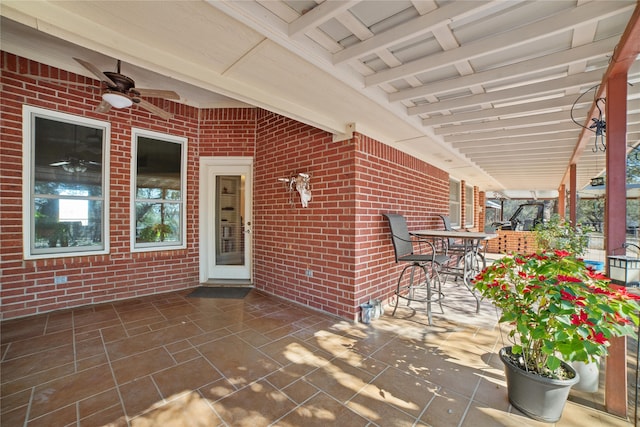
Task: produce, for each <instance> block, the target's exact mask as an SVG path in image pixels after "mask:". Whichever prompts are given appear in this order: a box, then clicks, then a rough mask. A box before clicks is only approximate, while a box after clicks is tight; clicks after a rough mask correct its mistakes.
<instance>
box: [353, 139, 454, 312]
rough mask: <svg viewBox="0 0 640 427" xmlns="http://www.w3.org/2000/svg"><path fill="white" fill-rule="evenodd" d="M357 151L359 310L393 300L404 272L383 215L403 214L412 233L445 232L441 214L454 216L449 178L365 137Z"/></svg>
mask: <svg viewBox="0 0 640 427" xmlns="http://www.w3.org/2000/svg"><path fill="white" fill-rule="evenodd" d="M354 150H355V151H356V165H355V176H356V221H357V223H358V224H359V226H358V228H357V230H356V231H355V233H356V235H355V242H356V248H355V254H354V256H355V265H356V266H357V268H356V273H355V278H354V280H355V303H356V307H357V305H359V304H361V303H363V302H366V301H368V300H369V298H370V297H374V298H381V299H383V300H388V298H389V297H390V296H391V295H392V293H393V290H394V289H395V286H396V282H397V280H398V276H399V274H400V271H401V269H402V268H403V267H404V266H403V265H398V264H396V263H395V259H394V254H393V244H392V242H391V237H390V235H389V227H388V226H387V223H386V220H385V219H384V218H383V217H382V213H385V212H395V213H400V214H403V215H404V216H405V217H406V218H407V222H408V226H409V229H410V230H417V229H425V228H432V229H442V220H441V218H440V217H438V216H437V215H439V214H447V213H448V211H449V175H448V174H447V173H446V172H444V171H442V170H441V169H438V168H436V167H434V166H432V165H430V164H428V163H425V162H423V161H421V160H418V159H416V158H414V157H411V156H410V155H408V154H406V153H403V152H401V151H399V150H396V149H394V148H392V147H390V146H388V145H385V144H381V143H379V142H378V141H375V140H373V139H371V138H368V137H366V136H364V135H359V134H357V135H356V137H355V146H354ZM356 312H357V311H356Z"/></svg>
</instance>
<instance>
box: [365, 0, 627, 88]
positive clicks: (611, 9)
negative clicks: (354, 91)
mask: <svg viewBox="0 0 640 427" xmlns="http://www.w3.org/2000/svg"><path fill="white" fill-rule="evenodd" d="M453 3H454V4H456V3H465V2H453ZM630 7H632V6H629V4H628V3H622V2H595V1H594V2H589V3H586V4H584V5H581V6H578V7H574V8H571V9H567V10H565V11H564V12H561V13H557V14H555V15H552V16H549V17H547V18H546V19H545V22H544V25H540V22H537V21H536V22H533V23H531V24H528V25H524V26H522V27H518V28H517V29H515V30H511V31H506V32H504V33H502V34H498V35H496V36H494V37H491V38H489V39H486V38H483V39H479V40H476V41H474V42H471V43H467V44H465V45H463V46H461V47H459V48H458V49H452V50H448V51H444V52H441V53H437V54H433V55H429V56H428V57H425V58H422V59H417V60H415V61H411V62H407V63H405V64H404V65H401V66H399V67H395V68H390V69H386V70H382V71H379V72H377V73H375V74H372V75H370V76H366V77H365V79H364V82H365V87H369V86H373V85H378V84H380V83H385V82H390V81H394V80H399V79H402V78H405V77H408V76H411V75H414V74H418V73H426V72H428V71H430V70H435V69H437V68H442V67H445V66H449V65H453V64H455V63H456V62H460V61H462V60H469V59H473V58H478V57H481V56H486V55H490V54H492V53H495V52H499V51H503V50H506V49H512V48H515V47H518V46H521V45H523V44H526V43H531V42H533V41H535V40H540V39H543V38H547V37H552V36H555V35H557V34H559V33H562V32H566V31H570V29H571V27H573V26H576V25H579V24H584V23H587V22H591V21H597V20H600V19H603V18H605V17H607V16H611V15H615V14H618V13H622V12H624V11H625V10H627V9H629V8H630ZM426 16H428V15H426ZM369 40H373V39H369Z"/></svg>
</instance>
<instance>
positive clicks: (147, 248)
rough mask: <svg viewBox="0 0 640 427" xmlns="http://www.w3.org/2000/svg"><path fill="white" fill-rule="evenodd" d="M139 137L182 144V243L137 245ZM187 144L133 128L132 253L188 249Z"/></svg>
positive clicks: (166, 136)
mask: <svg viewBox="0 0 640 427" xmlns="http://www.w3.org/2000/svg"><path fill="white" fill-rule="evenodd" d="M138 137H146V138H154V139H159V140H161V141H167V142H174V143H177V144H181V145H180V146H181V155H182V164H181V165H180V169H181V170H180V172H181V173H180V175H181V176H180V194H181V200H180V203H181V205H182V206H181V209H180V222H181V224H180V226H181V231H180V236H182V241H181V242H180V243H173V242H169V243H163V242H154V243H146V244H145V245H144V246H140V245H139V244H137V243H136V170H137V167H138V164H137V160H138V159H137V151H138ZM187 142H188V139H187V138H184V137H181V136H175V135H169V134H166V133H160V132H154V131H151V130H147V129H141V128H131V207H130V211H131V212H130V214H131V216H130V223H131V227H130V230H131V233H130V234H131V240H130V246H131V252H153V251H169V250H178V249H186V248H187V153H188V152H189V151H188V150H187ZM136 245H138V246H136Z"/></svg>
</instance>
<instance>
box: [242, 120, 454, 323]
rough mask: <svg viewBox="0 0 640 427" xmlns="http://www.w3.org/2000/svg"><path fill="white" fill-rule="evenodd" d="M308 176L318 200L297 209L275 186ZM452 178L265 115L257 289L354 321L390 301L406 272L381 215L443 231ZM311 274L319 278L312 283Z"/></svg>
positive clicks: (361, 139)
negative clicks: (370, 306) (363, 308)
mask: <svg viewBox="0 0 640 427" xmlns="http://www.w3.org/2000/svg"><path fill="white" fill-rule="evenodd" d="M298 172H304V173H308V174H310V175H311V188H312V193H313V197H312V199H311V202H310V203H309V207H307V208H302V207H301V205H300V199H299V197H298V194H297V193H294V194H293V201H294V204H293V205H291V204H290V202H289V193H288V191H287V190H286V187H285V185H284V184H283V183H282V182H279V181H278V178H286V177H290V176H291V175H293V174H296V173H298ZM448 179H449V178H448V175H447V174H446V173H445V172H443V171H441V170H439V169H437V168H434V167H432V166H430V165H428V164H426V163H424V162H422V161H419V160H417V159H415V158H413V157H411V156H409V155H407V154H404V153H402V152H400V151H398V150H396V149H394V148H391V147H389V146H387V145H384V144H382V143H380V142H377V141H375V140H373V139H371V138H368V137H366V136H363V135H360V134H357V133H356V134H355V135H354V138H353V139H351V140H347V141H341V142H332V139H331V135H330V134H328V133H326V132H323V131H320V130H318V129H315V128H312V127H310V126H306V125H303V124H301V123H298V122H296V121H293V120H290V119H287V118H284V117H281V116H278V115H276V114H272V113H269V112H264V111H261V112H260V115H259V117H258V135H257V142H256V160H255V176H254V183H255V185H254V208H253V209H254V228H253V231H254V236H253V238H254V242H255V248H254V249H255V251H254V282H255V285H256V286H257V287H258V288H260V289H263V290H265V291H267V292H269V293H273V294H275V295H279V296H282V297H284V298H288V299H291V300H294V301H297V302H299V303H301V304H304V305H308V306H311V307H314V308H317V309H320V310H323V311H326V312H329V313H333V314H336V315H338V316H341V317H345V318H349V319H356V318H357V316H358V310H359V305H360V304H361V303H363V302H365V301H368V300H369V298H382V299H386V298H388V297H389V296H391V294H392V293H393V288H394V286H395V282H396V280H397V277H398V274H399V273H400V267H399V266H397V265H396V264H395V261H394V256H393V246H392V243H391V239H390V238H389V230H388V227H387V225H386V222H385V220H384V218H383V217H382V213H383V212H398V213H402V214H404V215H406V216H407V218H408V221H409V225H410V227H411V228H427V227H438V226H439V225H440V218H438V217H435V215H437V214H439V213H445V212H446V210H447V209H448V206H449V205H448V201H449V181H448ZM306 270H310V271H311V272H312V274H313V275H312V276H311V277H310V276H307V275H306V274H305V271H306Z"/></svg>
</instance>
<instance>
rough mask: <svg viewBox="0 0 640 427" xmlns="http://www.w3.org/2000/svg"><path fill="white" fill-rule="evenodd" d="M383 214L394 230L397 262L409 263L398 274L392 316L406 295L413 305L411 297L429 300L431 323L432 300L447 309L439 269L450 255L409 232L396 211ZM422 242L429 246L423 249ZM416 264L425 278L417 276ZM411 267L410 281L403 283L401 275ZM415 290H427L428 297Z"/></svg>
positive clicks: (420, 300)
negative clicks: (443, 300) (441, 252)
mask: <svg viewBox="0 0 640 427" xmlns="http://www.w3.org/2000/svg"><path fill="white" fill-rule="evenodd" d="M383 216H384V217H385V218H386V219H387V221H388V223H389V228H390V230H391V240H392V242H393V249H394V251H395V259H396V262H397V263H401V262H406V263H408V265H407V266H406V267H404V268H403V269H402V272H401V273H400V277H399V278H398V284H397V286H396V290H395V295H396V304H395V307H394V309H393V313H392V316H394V315H395V314H396V310H397V309H398V302H399V300H400V298H403V299H406V300H407V305H410V304H411V301H416V302H423V303H426V304H427V317H428V319H429V324H431V303H433V302H437V303H438V304H439V305H440V310H441V311H442V312H443V313H444V310H443V309H442V299H443V298H444V294H443V293H442V286H441V281H440V276H439V275H438V269H439V266H440V265H442V264H444V263H446V262H448V261H449V257H448V256H446V255H443V254H438V252H437V250H436V247H435V245H434V244H433V243H432V242H430V241H428V240H425V239H419V238H417V237H416V236H413V235H412V234H411V233H410V232H409V229H408V227H407V221H406V219H405V218H404V216H402V215H400V214H395V213H385V214H383ZM423 244H424V245H426V246H427V247H428V249H422V247H421V245H423ZM416 247H417V249H416ZM416 268H417V269H419V272H418V275H419V276H420V272H422V274H424V281H421V280H420V277H418V279H417V280H416V277H415V275H416V274H415V273H416ZM409 269H410V270H411V272H410V278H409V282H408V283H407V284H405V285H403V284H402V278H403V276H404V274H405V273H406V271H407V270H409ZM432 288H435V291H436V295H435V296H434V295H433V290H432ZM416 290H426V293H427V295H426V297H421V296H419V295H416V293H415V291H416Z"/></svg>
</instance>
